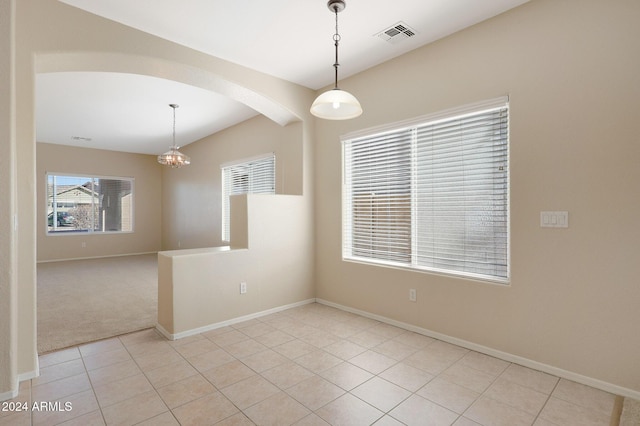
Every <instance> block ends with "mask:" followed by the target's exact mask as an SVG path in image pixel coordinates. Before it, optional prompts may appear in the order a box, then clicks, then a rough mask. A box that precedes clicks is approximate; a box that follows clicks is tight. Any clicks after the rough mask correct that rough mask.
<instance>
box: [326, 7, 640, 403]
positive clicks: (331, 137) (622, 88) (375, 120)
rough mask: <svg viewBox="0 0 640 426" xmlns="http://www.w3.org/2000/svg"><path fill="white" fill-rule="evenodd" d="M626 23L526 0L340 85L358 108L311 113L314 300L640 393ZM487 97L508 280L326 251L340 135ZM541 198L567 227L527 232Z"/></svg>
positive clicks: (630, 29)
mask: <svg viewBox="0 0 640 426" xmlns="http://www.w3.org/2000/svg"><path fill="white" fill-rule="evenodd" d="M639 19H640V3H638V2H637V1H634V0H619V1H615V2H602V1H599V0H571V1H561V2H559V1H555V0H532V1H530V2H529V3H526V4H524V5H522V6H520V7H517V8H515V9H513V10H511V11H509V12H506V13H504V14H502V15H500V16H498V17H495V18H493V19H490V20H488V21H485V22H483V23H480V24H478V25H476V26H474V27H471V28H469V29H466V30H463V31H461V32H459V33H456V34H454V35H452V36H450V37H448V38H445V39H443V40H440V41H438V42H436V43H434V44H432V45H429V46H426V47H423V48H420V49H417V50H415V51H412V52H410V53H408V54H405V55H403V56H401V57H398V58H396V59H393V60H391V61H389V62H387V63H384V64H382V65H380V66H378V67H375V68H372V69H370V70H367V71H365V72H363V73H361V74H359V75H356V76H354V77H352V78H349V79H346V80H344V81H341V87H342V88H343V89H345V90H348V91H349V92H351V93H353V94H355V95H356V96H357V97H358V98H359V100H360V102H361V103H362V106H363V108H364V114H363V115H362V116H361V117H360V118H358V119H355V120H351V121H346V122H325V121H318V122H317V125H316V126H317V133H316V138H317V144H316V165H315V170H316V174H315V183H316V203H315V204H316V218H317V220H316V238H317V246H316V253H317V258H316V270H317V274H316V281H317V297H318V298H321V299H324V300H327V301H329V302H333V303H336V304H340V305H343V306H347V307H350V308H353V309H358V310H361V311H366V312H370V313H373V314H376V315H380V316H383V317H386V318H390V319H393V320H396V321H400V322H403V323H407V324H411V325H415V326H417V327H421V328H423V329H427V330H432V331H434V332H437V333H441V334H443V335H448V336H452V337H454V338H456V339H460V340H463V341H468V342H471V343H473V344H476V345H483V346H485V347H489V348H492V349H494V350H496V351H502V352H504V353H508V354H512V355H515V356H517V357H521V358H524V359H529V360H533V361H535V362H537V363H540V364H544V365H548V366H551V367H553V368H557V369H562V370H565V371H568V372H571V373H573V374H576V375H579V376H582V377H585V378H588V379H589V380H593V383H592V384H595V385H596V386H599V385H602V384H605V385H607V386H609V389H610V390H613V391H618V392H620V393H627V394H633V395H635V396H636V397H637V395H640V393H639V392H640V369H639V368H638V354H640V333H638V330H637V327H638V324H640V309H638V301H640V286H638V284H637V283H638V277H640V262H638V253H640V243H639V241H640V226H638V223H637V222H638V218H639V217H640V197H638V183H639V182H640V167H638V164H640V143H639V140H638V136H637V135H638V132H637V129H638V127H637V126H638V122H640V115H639V114H640V73H638V70H639V69H640V56H639V55H637V54H636V52H637V51H638V40H640V27H639V26H638V25H637V22H638V20H639ZM503 95H509V97H510V106H511V124H510V132H511V134H510V140H511V142H510V144H511V146H510V150H511V151H510V176H511V203H510V205H511V271H512V279H511V284H510V285H509V286H501V285H493V284H486V283H482V282H475V281H472V280H466V279H459V278H452V277H446V276H441V275H435V274H429V273H418V272H411V271H405V270H400V269H391V268H382V267H376V266H369V265H365V264H357V263H350V262H344V261H342V259H341V195H340V194H341V176H342V171H341V144H340V140H339V138H340V135H343V134H346V133H349V132H352V131H356V130H361V129H365V128H369V127H373V126H378V125H382V124H386V123H392V122H395V121H400V120H404V119H409V118H413V117H418V116H421V115H425V114H427V113H432V112H437V111H441V110H444V109H447V108H451V107H455V106H460V105H465V104H469V103H473V102H476V101H481V100H485V99H491V98H495V97H498V96H503ZM547 210H551V211H554V210H566V211H568V212H569V228H568V229H553V228H540V225H539V224H540V211H547ZM411 288H413V289H417V296H418V301H417V303H412V302H409V297H408V294H409V289H411ZM599 387H600V386H599Z"/></svg>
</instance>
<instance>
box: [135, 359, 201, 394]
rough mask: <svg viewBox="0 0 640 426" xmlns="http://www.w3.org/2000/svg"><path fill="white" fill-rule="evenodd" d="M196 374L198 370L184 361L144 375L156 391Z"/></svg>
mask: <svg viewBox="0 0 640 426" xmlns="http://www.w3.org/2000/svg"><path fill="white" fill-rule="evenodd" d="M196 374H198V370H196V369H195V368H193V366H192V365H191V364H189V363H188V362H187V361H185V360H184V359H181V360H179V361H178V362H174V363H172V364H168V365H165V366H163V367H158V368H156V369H153V370H149V371H146V372H145V375H146V376H147V378H148V379H149V381H150V382H151V384H152V385H153V386H154V387H155V388H156V389H157V388H160V387H162V386H166V385H168V384H171V383H174V382H178V381H180V380H184V379H186V378H187V377H191V376H195V375H196Z"/></svg>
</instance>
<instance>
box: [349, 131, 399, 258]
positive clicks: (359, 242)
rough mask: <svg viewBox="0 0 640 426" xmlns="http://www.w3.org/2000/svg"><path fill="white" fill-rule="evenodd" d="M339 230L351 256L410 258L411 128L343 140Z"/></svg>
mask: <svg viewBox="0 0 640 426" xmlns="http://www.w3.org/2000/svg"><path fill="white" fill-rule="evenodd" d="M344 148H345V176H346V178H347V182H346V183H347V184H346V188H345V189H346V191H345V196H346V199H347V201H348V203H349V207H348V212H347V220H345V221H344V226H345V229H344V232H345V235H348V241H345V243H346V244H347V247H346V252H347V253H348V255H349V256H352V257H363V258H370V259H381V260H386V261H390V262H396V263H398V262H399V263H403V264H409V263H410V262H411V132H410V131H406V130H405V131H400V132H393V133H386V134H382V135H376V136H373V137H367V138H360V139H355V140H351V141H348V142H346V143H345V145H344Z"/></svg>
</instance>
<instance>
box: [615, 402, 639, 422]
mask: <svg viewBox="0 0 640 426" xmlns="http://www.w3.org/2000/svg"><path fill="white" fill-rule="evenodd" d="M638 425H640V401H638V400H635V399H631V398H625V399H624V404H623V406H622V414H621V415H620V426H638Z"/></svg>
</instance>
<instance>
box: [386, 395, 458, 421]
mask: <svg viewBox="0 0 640 426" xmlns="http://www.w3.org/2000/svg"><path fill="white" fill-rule="evenodd" d="M389 415H390V416H391V417H393V418H395V419H397V420H399V421H401V422H402V423H404V424H406V425H409V426H412V425H429V426H441V425H442V426H444V425H447V426H448V425H451V424H452V423H453V422H454V421H455V420H456V419H457V418H458V415H457V414H456V413H454V412H453V411H449V410H447V409H446V408H444V407H441V406H439V405H437V404H434V403H433V402H431V401H427V400H426V399H424V398H422V397H420V396H418V395H413V396H411V397H409V398H408V399H407V400H405V401H404V402H403V403H402V404H400V405H399V406H397V407H396V408H394V409H393V410H392V411H391V412H390V413H389Z"/></svg>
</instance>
